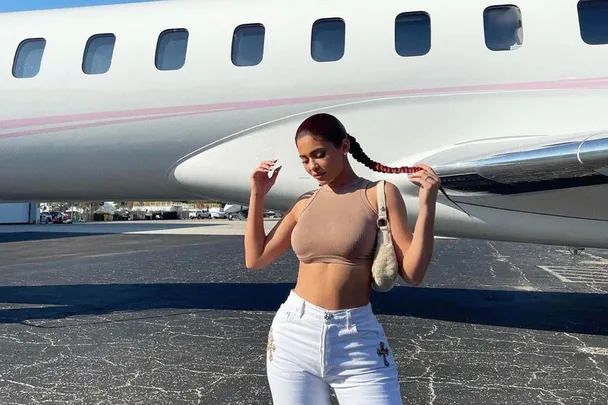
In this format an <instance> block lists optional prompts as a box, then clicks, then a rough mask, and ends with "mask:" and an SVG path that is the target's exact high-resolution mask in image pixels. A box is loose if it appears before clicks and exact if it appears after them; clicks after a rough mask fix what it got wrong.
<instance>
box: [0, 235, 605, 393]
mask: <svg viewBox="0 0 608 405" xmlns="http://www.w3.org/2000/svg"><path fill="white" fill-rule="evenodd" d="M242 225H244V224H242ZM233 226H237V225H233ZM59 229H61V228H59ZM3 238H4V239H3ZM539 266H571V267H573V268H578V269H579V273H581V274H582V273H584V280H586V281H584V282H580V281H579V282H565V281H563V280H561V279H560V278H558V277H556V276H555V275H553V274H551V273H550V272H548V271H546V270H543V269H542V268H540V267H539ZM593 269H595V270H593ZM597 269H599V270H597ZM296 270H297V260H296V258H295V256H294V255H293V253H292V252H291V251H289V252H288V253H286V254H285V255H284V256H282V257H281V258H280V259H279V260H278V261H277V263H275V264H273V265H272V266H270V267H269V268H267V269H265V270H261V271H247V270H246V269H245V268H244V264H243V240H242V236H238V235H237V236H228V235H212V236H211V235H179V234H169V235H167V234H162V235H158V234H146V235H141V234H109V235H103V234H100V235H90V234H82V235H78V234H71V235H63V234H57V236H56V238H53V237H52V236H50V235H48V234H45V235H44V238H40V239H37V238H36V235H35V234H28V235H27V237H24V238H23V240H20V238H19V237H18V236H16V234H4V235H3V234H0V403H2V404H6V405H10V404H28V405H33V404H98V405H102V404H104V405H105V404H108V405H120V404H269V403H271V400H270V392H269V390H268V384H267V382H266V370H265V349H266V337H267V333H268V328H269V326H270V322H271V320H272V317H273V315H274V311H275V310H276V309H277V308H278V306H279V305H280V303H281V302H282V301H283V300H284V299H285V297H286V296H287V294H288V293H289V290H290V288H292V286H293V283H294V281H295V277H296ZM598 271H599V272H601V271H603V272H604V273H603V274H604V275H605V274H606V273H608V252H607V251H602V250H597V249H596V250H589V251H583V252H582V253H581V254H580V255H578V256H573V255H571V254H570V253H569V252H568V251H567V249H565V248H562V247H547V246H535V245H526V244H512V243H504V242H488V241H475V240H455V239H438V240H437V241H436V249H435V255H434V259H433V263H432V265H431V267H430V268H429V271H428V275H427V278H426V280H425V282H424V284H423V285H422V286H421V287H406V286H404V284H403V283H401V286H400V287H397V288H395V289H394V290H392V291H391V292H390V293H386V294H378V293H373V296H372V304H373V307H374V311H375V312H376V314H377V316H378V318H379V320H380V322H381V323H382V325H383V326H384V329H385V331H386V333H387V335H388V338H389V341H390V344H391V346H392V349H393V353H394V356H395V359H396V361H397V364H398V366H399V373H400V382H401V389H402V395H403V399H404V403H405V404H433V405H444V404H568V405H570V404H606V403H608V295H607V294H606V292H607V291H608V284H607V283H606V282H605V281H603V279H602V277H600V276H597V274H600V273H598ZM585 272H587V273H585ZM594 272H595V273H594ZM594 274H596V276H594ZM334 403H337V402H335V401H334Z"/></svg>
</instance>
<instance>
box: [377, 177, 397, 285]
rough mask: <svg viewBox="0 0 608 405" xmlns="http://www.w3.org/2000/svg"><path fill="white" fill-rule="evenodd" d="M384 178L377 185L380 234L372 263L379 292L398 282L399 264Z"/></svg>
mask: <svg viewBox="0 0 608 405" xmlns="http://www.w3.org/2000/svg"><path fill="white" fill-rule="evenodd" d="M384 184H385V182H384V180H382V181H380V182H379V183H378V185H377V186H376V188H377V191H378V219H377V220H376V223H377V225H378V235H377V237H376V252H375V254H374V261H373V264H372V278H373V280H372V288H373V289H374V290H375V291H378V292H386V291H389V290H391V289H392V288H393V287H394V286H395V284H396V283H397V275H398V274H399V265H398V264H397V255H396V254H395V249H394V247H393V240H392V238H391V227H390V223H389V222H388V217H387V215H386V212H387V210H386V196H385V191H384Z"/></svg>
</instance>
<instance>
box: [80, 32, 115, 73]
mask: <svg viewBox="0 0 608 405" xmlns="http://www.w3.org/2000/svg"><path fill="white" fill-rule="evenodd" d="M115 43H116V36H114V34H100V35H94V36H92V37H91V38H89V41H88V42H87V46H86V48H85V50H84V58H83V60H82V71H83V72H84V73H86V74H88V75H99V74H103V73H106V72H107V71H108V70H110V65H111V64H112V54H113V53H114V44H115Z"/></svg>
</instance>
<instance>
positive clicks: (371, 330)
mask: <svg viewBox="0 0 608 405" xmlns="http://www.w3.org/2000/svg"><path fill="white" fill-rule="evenodd" d="M266 368H267V374H268V382H269V385H270V390H271V392H272V400H273V403H274V404H275V405H305V404H310V405H329V404H330V400H329V397H330V393H329V387H330V386H331V387H332V388H333V389H334V391H335V393H336V396H337V397H338V401H339V403H340V405H350V404H358V405H359V404H365V405H380V404H382V405H402V404H403V402H402V400H401V392H400V388H399V380H398V378H397V366H396V364H395V360H394V358H393V352H392V350H391V348H390V346H389V344H388V340H387V339H386V336H385V334H384V329H383V328H382V326H381V325H380V323H379V322H378V320H377V319H376V316H375V315H374V314H373V313H372V309H371V305H370V304H368V305H366V306H364V307H358V308H353V309H346V310H337V311H329V310H326V309H324V308H321V307H318V306H315V305H312V304H311V303H309V302H307V301H305V300H303V299H302V298H300V297H299V296H298V295H297V294H296V293H295V292H294V291H291V293H290V295H289V297H288V298H287V300H286V301H285V302H284V303H283V304H282V305H281V307H280V308H279V310H278V311H277V313H276V315H275V317H274V319H273V321H272V326H271V328H270V331H269V334H268V346H267V351H266Z"/></svg>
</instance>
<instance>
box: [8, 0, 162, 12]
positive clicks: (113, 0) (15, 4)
mask: <svg viewBox="0 0 608 405" xmlns="http://www.w3.org/2000/svg"><path fill="white" fill-rule="evenodd" d="M144 1H151V0H0V13H4V12H9V11H24V10H43V9H48V8H65V7H82V6H98V5H103V4H119V3H141V2H144ZM152 1H153V0H152Z"/></svg>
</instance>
